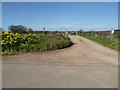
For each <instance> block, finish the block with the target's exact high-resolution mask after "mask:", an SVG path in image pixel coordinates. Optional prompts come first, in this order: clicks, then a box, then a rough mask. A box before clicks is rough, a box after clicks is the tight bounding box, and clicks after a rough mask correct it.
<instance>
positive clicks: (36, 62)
mask: <svg viewBox="0 0 120 90" xmlns="http://www.w3.org/2000/svg"><path fill="white" fill-rule="evenodd" d="M70 38H71V40H72V41H73V42H74V43H75V44H74V45H73V46H71V47H69V48H66V49H61V50H56V51H49V52H35V53H25V54H20V55H12V56H3V62H2V63H3V80H2V81H3V82H2V85H3V88H118V52H117V51H114V50H112V49H109V48H107V47H104V46H102V45H99V44H97V43H95V42H93V41H90V40H88V39H85V38H82V37H79V36H70Z"/></svg>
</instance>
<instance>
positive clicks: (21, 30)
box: [8, 25, 27, 33]
mask: <svg viewBox="0 0 120 90" xmlns="http://www.w3.org/2000/svg"><path fill="white" fill-rule="evenodd" d="M8 29H9V31H10V32H14V33H26V32H27V28H26V27H24V26H23V25H10V26H9V27H8Z"/></svg>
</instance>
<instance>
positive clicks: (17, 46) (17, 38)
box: [1, 32, 72, 55]
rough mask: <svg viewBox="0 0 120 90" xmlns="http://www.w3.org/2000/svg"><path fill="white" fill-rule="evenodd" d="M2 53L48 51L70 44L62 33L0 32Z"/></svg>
mask: <svg viewBox="0 0 120 90" xmlns="http://www.w3.org/2000/svg"><path fill="white" fill-rule="evenodd" d="M1 44H2V53H3V55H8V54H16V53H25V52H33V51H49V50H56V49H62V48H66V47H69V46H71V45H72V42H71V41H70V39H69V38H68V37H65V36H64V35H63V34H58V35H57V34H51V35H50V36H49V35H46V36H44V35H42V34H18V33H15V34H14V33H8V32H3V33H2V40H1Z"/></svg>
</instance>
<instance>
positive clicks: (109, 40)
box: [78, 30, 120, 51]
mask: <svg viewBox="0 0 120 90" xmlns="http://www.w3.org/2000/svg"><path fill="white" fill-rule="evenodd" d="M78 34H79V35H80V36H82V37H85V38H88V39H90V40H93V41H95V42H97V43H100V44H102V45H104V46H107V47H109V48H112V49H115V50H118V51H120V42H119V41H120V37H119V31H117V30H116V31H115V33H114V34H112V35H111V33H110V32H109V31H101V32H79V33H78Z"/></svg>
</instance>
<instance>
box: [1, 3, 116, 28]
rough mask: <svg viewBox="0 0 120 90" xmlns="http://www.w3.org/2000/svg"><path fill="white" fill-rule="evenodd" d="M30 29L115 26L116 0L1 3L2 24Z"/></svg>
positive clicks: (5, 26) (4, 26)
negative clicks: (100, 0) (113, 0)
mask: <svg viewBox="0 0 120 90" xmlns="http://www.w3.org/2000/svg"><path fill="white" fill-rule="evenodd" d="M10 25H23V26H25V27H27V28H30V27H31V28H33V30H42V28H43V27H46V29H47V30H79V29H83V30H109V29H117V28H118V3H117V2H3V3H2V27H3V29H5V30H7V29H8V27H9V26H10Z"/></svg>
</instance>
